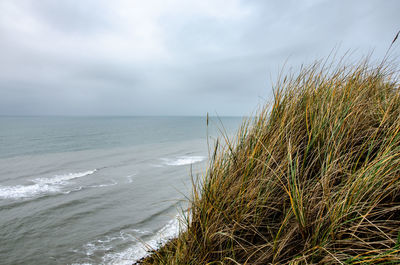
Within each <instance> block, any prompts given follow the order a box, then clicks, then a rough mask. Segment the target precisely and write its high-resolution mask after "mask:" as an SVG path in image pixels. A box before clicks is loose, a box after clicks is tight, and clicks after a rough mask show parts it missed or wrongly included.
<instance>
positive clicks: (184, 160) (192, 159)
mask: <svg viewBox="0 0 400 265" xmlns="http://www.w3.org/2000/svg"><path fill="white" fill-rule="evenodd" d="M205 158H206V157H205V156H179V157H177V158H174V159H170V158H163V159H162V160H163V161H164V165H167V166H184V165H190V164H194V163H198V162H201V161H203V160H204V159H205Z"/></svg>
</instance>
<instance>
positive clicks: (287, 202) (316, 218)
mask: <svg viewBox="0 0 400 265" xmlns="http://www.w3.org/2000/svg"><path fill="white" fill-rule="evenodd" d="M397 78H398V75H397V72H395V71H394V70H393V68H390V67H388V66H387V64H386V63H382V64H379V65H378V66H371V64H370V63H369V62H368V60H364V61H362V62H360V63H358V64H356V65H354V66H348V65H347V66H344V65H340V66H335V67H333V66H330V67H327V65H326V64H322V63H315V64H313V65H312V66H310V67H308V68H303V69H302V70H301V71H300V73H299V74H298V75H297V76H293V75H292V76H288V77H285V78H281V80H280V81H279V82H278V84H277V85H276V87H275V89H274V98H273V102H272V104H271V105H269V106H266V107H265V108H264V109H262V110H261V111H260V112H259V113H258V115H257V116H256V117H255V118H253V119H249V120H247V121H246V122H244V123H243V125H242V127H241V128H240V130H239V132H238V134H237V136H236V138H235V140H234V141H233V142H229V141H227V144H225V147H224V148H221V147H218V145H217V146H216V147H215V153H214V155H213V154H211V162H210V166H209V169H208V171H207V173H206V174H205V177H204V180H203V181H201V182H200V183H197V184H196V183H195V184H194V187H193V196H192V199H191V206H190V209H189V214H188V216H189V217H188V219H187V220H185V221H184V222H185V224H184V225H185V227H186V229H185V230H184V231H183V232H182V233H181V234H180V235H179V237H178V238H176V239H174V240H171V241H170V242H169V243H168V244H167V245H165V246H164V247H162V248H160V249H159V250H156V251H154V252H153V254H152V255H151V256H149V257H147V258H146V259H144V260H142V261H141V262H142V264H196V265H197V264H378V263H379V264H400V180H399V178H400V90H399V89H400V87H399V82H398V79H397Z"/></svg>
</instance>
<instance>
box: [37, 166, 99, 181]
mask: <svg viewBox="0 0 400 265" xmlns="http://www.w3.org/2000/svg"><path fill="white" fill-rule="evenodd" d="M96 171H97V169H93V170H88V171H85V172H78V173H69V174H63V175H55V176H54V177H52V178H37V179H34V180H32V181H33V182H34V183H38V184H65V183H66V182H67V181H68V180H72V179H76V178H81V177H85V176H88V175H91V174H93V173H94V172H96Z"/></svg>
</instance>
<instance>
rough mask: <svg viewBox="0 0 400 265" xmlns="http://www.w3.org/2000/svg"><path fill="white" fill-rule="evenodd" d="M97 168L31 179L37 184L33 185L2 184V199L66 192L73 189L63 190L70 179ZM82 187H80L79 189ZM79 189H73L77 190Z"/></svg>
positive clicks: (90, 172)
mask: <svg viewBox="0 0 400 265" xmlns="http://www.w3.org/2000/svg"><path fill="white" fill-rule="evenodd" d="M96 171H97V170H96V169H94V170H89V171H85V172H78V173H69V174H64V175H55V176H54V177H51V178H36V179H33V180H31V182H33V183H35V184H31V185H15V186H1V185H0V199H25V198H32V197H38V196H44V195H48V194H52V193H65V194H68V193H70V192H71V191H64V192H63V191H62V187H63V186H65V185H68V184H69V183H70V182H68V181H69V180H72V179H76V178H81V177H84V176H88V175H91V174H93V173H95V172H96ZM80 189H82V187H80V188H79V189H78V190H80ZM76 190H77V189H75V190H73V191H76Z"/></svg>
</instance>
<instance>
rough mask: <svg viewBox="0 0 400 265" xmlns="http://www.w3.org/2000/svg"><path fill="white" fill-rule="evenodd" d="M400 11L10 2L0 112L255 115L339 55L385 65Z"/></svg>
mask: <svg viewBox="0 0 400 265" xmlns="http://www.w3.org/2000/svg"><path fill="white" fill-rule="evenodd" d="M399 11H400V1H399V0H354V1H349V0H335V1H330V0H303V1H299V0H279V1H278V0H276V1H268V0H259V1H257V0H229V1H228V0H146V1H144V0H0V115H63V116H65V115H66V116H70V115H71V116H75V115H84V116H87V115H101V116H103V115H124V116H130V115H200V116H203V115H206V113H207V112H208V113H210V115H220V116H226V115H228V116H245V115H250V114H252V113H254V112H255V111H256V110H257V108H259V107H260V106H261V105H263V104H264V103H265V102H266V101H268V100H270V98H271V94H272V89H273V84H274V83H275V81H276V80H277V76H278V73H279V71H281V70H282V67H283V66H285V67H287V66H288V65H289V67H290V68H293V69H297V68H296V67H299V66H300V65H301V64H302V63H304V64H307V63H311V62H312V61H314V60H316V59H321V58H325V57H326V56H328V55H329V54H330V53H331V51H332V50H333V49H335V51H337V52H338V53H339V54H340V53H342V54H344V53H345V52H346V51H349V50H350V51H351V52H353V55H354V56H356V57H357V56H359V57H361V56H364V55H367V54H369V53H371V52H373V58H377V59H379V58H382V57H383V56H384V54H385V52H386V50H387V48H388V46H389V45H390V43H391V41H392V40H393V38H394V36H395V34H396V33H397V31H398V30H400V15H399ZM398 46H399V44H398V43H395V45H394V47H393V48H394V52H395V53H396V52H397V51H399V50H400V48H399V47H398Z"/></svg>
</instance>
